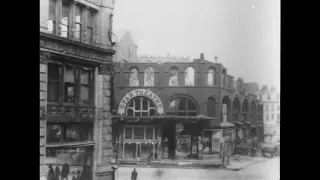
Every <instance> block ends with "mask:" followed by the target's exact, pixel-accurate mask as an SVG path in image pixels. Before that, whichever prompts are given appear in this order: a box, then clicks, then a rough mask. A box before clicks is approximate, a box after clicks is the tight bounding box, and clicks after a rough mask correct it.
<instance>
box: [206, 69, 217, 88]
mask: <svg viewBox="0 0 320 180" xmlns="http://www.w3.org/2000/svg"><path fill="white" fill-rule="evenodd" d="M215 79H216V72H215V70H214V69H213V68H210V69H209V71H208V75H207V85H208V86H214V84H215Z"/></svg>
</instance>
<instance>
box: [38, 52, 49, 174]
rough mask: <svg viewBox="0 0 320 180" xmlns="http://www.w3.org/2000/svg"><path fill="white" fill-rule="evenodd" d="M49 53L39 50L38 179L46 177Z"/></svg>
mask: <svg viewBox="0 0 320 180" xmlns="http://www.w3.org/2000/svg"><path fill="white" fill-rule="evenodd" d="M48 56H49V54H46V53H43V52H40V74H39V75H40V90H39V92H40V179H46V170H47V167H46V165H45V157H46V124H47V121H46V111H47V82H48V81H47V72H48V70H47V63H46V61H47V58H48Z"/></svg>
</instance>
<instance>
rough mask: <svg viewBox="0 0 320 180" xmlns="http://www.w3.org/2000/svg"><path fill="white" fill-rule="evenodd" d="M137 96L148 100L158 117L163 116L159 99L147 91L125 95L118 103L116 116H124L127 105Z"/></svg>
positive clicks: (131, 92)
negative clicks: (154, 107) (151, 102)
mask: <svg viewBox="0 0 320 180" xmlns="http://www.w3.org/2000/svg"><path fill="white" fill-rule="evenodd" d="M137 96H144V97H146V98H149V99H150V100H151V101H153V103H154V104H155V106H156V108H157V113H158V114H159V115H162V114H163V104H162V102H161V100H160V98H159V97H158V96H157V95H156V94H154V93H153V92H151V91H150V90H147V89H136V90H133V91H130V92H129V93H127V94H126V95H125V96H124V97H123V98H122V100H121V101H120V104H119V108H118V114H120V115H124V114H125V109H126V106H127V104H128V103H129V102H130V100H131V99H133V98H135V97H137Z"/></svg>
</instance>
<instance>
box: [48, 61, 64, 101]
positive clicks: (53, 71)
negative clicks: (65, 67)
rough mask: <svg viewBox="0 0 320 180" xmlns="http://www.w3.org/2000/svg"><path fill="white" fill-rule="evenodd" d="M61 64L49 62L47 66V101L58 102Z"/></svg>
mask: <svg viewBox="0 0 320 180" xmlns="http://www.w3.org/2000/svg"><path fill="white" fill-rule="evenodd" d="M60 76H61V66H60V65H59V64H52V63H49V67H48V101H51V102H58V101H59V97H60V95H61V93H60Z"/></svg>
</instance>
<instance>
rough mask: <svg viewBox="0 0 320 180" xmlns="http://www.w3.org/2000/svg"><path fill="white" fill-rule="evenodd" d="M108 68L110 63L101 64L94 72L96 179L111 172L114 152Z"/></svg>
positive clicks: (104, 176)
mask: <svg viewBox="0 0 320 180" xmlns="http://www.w3.org/2000/svg"><path fill="white" fill-rule="evenodd" d="M110 68H111V66H110V65H101V66H100V67H99V68H98V73H97V74H96V107H97V109H98V110H97V111H99V112H98V114H99V115H98V116H97V118H96V167H95V179H96V180H102V179H104V178H106V176H110V173H113V168H112V165H111V164H112V162H113V160H114V156H115V154H114V153H113V145H112V119H111V108H110V104H111V90H110V83H112V82H111V73H110V71H109V70H110Z"/></svg>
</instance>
